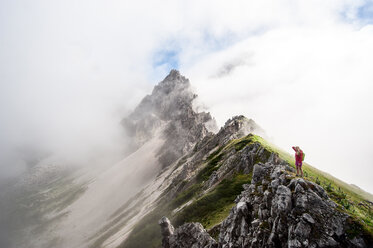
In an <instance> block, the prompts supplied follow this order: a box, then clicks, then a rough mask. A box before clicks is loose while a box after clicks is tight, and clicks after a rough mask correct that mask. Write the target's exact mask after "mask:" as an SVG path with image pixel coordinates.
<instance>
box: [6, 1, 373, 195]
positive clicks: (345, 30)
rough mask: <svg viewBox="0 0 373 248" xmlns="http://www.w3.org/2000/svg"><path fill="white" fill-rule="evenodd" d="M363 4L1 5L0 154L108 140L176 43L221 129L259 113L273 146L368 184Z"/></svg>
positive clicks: (368, 56)
mask: <svg viewBox="0 0 373 248" xmlns="http://www.w3.org/2000/svg"><path fill="white" fill-rule="evenodd" d="M369 2H370V1H352V0H344V1H338V0H330V1H325V0H324V1H321V0H315V1H309V0H301V1H294V0H285V1H272V0H264V1H246V0H242V1H241V0H237V1H229V2H227V1H221V0H218V1H213V2H211V1H196V0H191V1H181V0H180V1H171V0H169V1H164V0H162V1H161V0H157V1H145V0H139V1H135V2H134V1H116V0H112V1H99V0H94V1H88V0H86V1H78V2H77V1H63V2H55V1H42V0H39V1H33V2H32V4H31V3H29V2H28V1H23V0H15V1H8V2H4V1H3V2H1V3H0V37H1V38H0V54H1V56H0V103H1V104H0V116H1V117H0V120H1V127H0V138H1V141H0V146H1V147H3V148H4V149H2V150H3V154H10V153H8V152H5V150H8V151H9V150H12V147H13V148H14V147H19V146H22V145H25V144H26V145H28V144H35V143H37V144H38V145H40V146H42V147H43V148H45V147H49V148H51V150H65V149H64V148H65V147H71V149H72V150H74V151H75V152H76V153H79V152H84V150H85V149H86V150H90V149H91V146H94V147H96V146H101V147H106V146H115V145H116V144H117V143H118V142H111V140H112V137H117V136H118V125H117V124H118V120H119V119H120V118H121V117H122V115H124V113H125V112H126V111H128V110H130V109H131V108H132V107H133V106H135V104H136V103H137V101H139V99H141V97H142V96H143V95H144V94H146V93H148V92H150V91H151V88H152V85H153V84H154V83H156V81H157V80H160V79H161V78H162V77H164V76H165V75H164V73H165V70H166V69H167V68H168V67H167V65H162V66H159V67H158V68H153V66H154V61H155V60H156V58H154V55H155V54H156V53H157V52H159V51H162V49H165V50H167V49H170V47H171V50H172V49H175V48H177V49H179V50H178V55H177V57H178V59H179V61H178V64H179V65H180V70H181V72H182V73H183V74H185V75H186V76H187V77H189V78H190V79H191V81H192V84H194V86H195V87H196V88H197V90H198V92H199V94H200V96H201V98H202V99H201V100H202V101H205V103H206V104H207V105H208V106H209V107H211V110H212V111H213V114H216V115H217V118H218V120H219V121H220V123H222V122H224V121H225V119H227V118H229V117H230V116H231V115H234V114H241V113H243V114H246V115H248V116H250V117H253V118H255V119H256V120H257V121H258V123H260V124H261V125H262V126H263V127H264V128H266V129H267V131H268V132H269V133H270V134H272V135H273V137H274V139H275V141H276V142H277V143H278V144H280V145H282V146H286V147H287V146H289V145H290V144H293V143H297V144H299V145H301V146H303V147H304V148H305V150H306V151H307V158H309V159H310V161H312V162H314V164H315V165H316V166H317V167H319V168H321V169H325V170H326V171H329V172H331V173H333V174H334V175H336V176H339V177H341V178H342V179H344V180H346V181H348V182H354V183H357V184H358V185H361V186H363V187H364V188H366V189H368V190H370V191H371V192H373V185H372V184H371V182H370V181H371V180H370V178H368V176H366V175H368V174H372V173H371V172H372V169H369V165H371V162H370V161H369V159H368V158H369V155H370V152H369V150H368V147H370V146H371V145H372V131H370V129H369V128H370V126H372V118H371V117H370V116H369V113H371V112H372V100H370V95H371V93H372V86H371V81H372V79H373V76H372V72H371V70H370V67H369V65H371V64H372V57H373V56H372V55H373V54H372V48H371V45H370V44H373V43H372V39H373V38H372V37H373V34H372V27H371V26H369V25H368V24H367V22H366V20H361V16H359V9H360V8H361V6H363V5H364V4H367V5H368V3H369ZM369 6H371V5H369ZM82 140H84V141H85V142H83V143H81V142H79V141H82ZM5 148H6V149H5ZM0 167H2V168H3V169H4V168H7V167H4V166H0ZM367 171H368V172H369V173H367ZM355 174H356V176H355Z"/></svg>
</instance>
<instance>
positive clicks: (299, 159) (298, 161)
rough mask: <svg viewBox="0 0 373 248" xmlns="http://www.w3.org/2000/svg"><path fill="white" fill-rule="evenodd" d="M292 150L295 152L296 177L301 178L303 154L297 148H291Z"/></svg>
mask: <svg viewBox="0 0 373 248" xmlns="http://www.w3.org/2000/svg"><path fill="white" fill-rule="evenodd" d="M292 148H293V150H294V151H295V166H296V167H297V176H300V175H301V176H302V177H303V170H302V162H303V160H304V153H303V151H302V150H301V149H300V148H299V146H293V147H292Z"/></svg>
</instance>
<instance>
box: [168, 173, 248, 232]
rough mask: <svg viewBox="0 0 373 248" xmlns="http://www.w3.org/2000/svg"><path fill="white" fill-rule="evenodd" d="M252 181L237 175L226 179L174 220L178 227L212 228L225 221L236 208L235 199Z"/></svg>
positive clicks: (243, 175)
mask: <svg viewBox="0 0 373 248" xmlns="http://www.w3.org/2000/svg"><path fill="white" fill-rule="evenodd" d="M250 181H251V175H246V174H237V175H235V176H234V177H233V178H232V179H224V180H223V181H222V182H221V183H220V184H219V185H218V186H217V187H216V188H215V189H214V190H213V191H212V192H210V193H208V194H206V195H204V196H203V197H201V198H200V199H198V200H196V201H195V202H193V203H192V204H191V205H189V206H187V207H185V208H184V209H183V210H182V211H181V212H180V213H178V214H177V216H176V217H175V218H173V222H174V223H175V225H176V226H179V225H181V224H183V223H185V222H200V223H201V224H202V225H203V226H204V227H205V228H210V227H212V226H214V225H216V224H218V223H220V222H221V221H222V220H223V219H225V218H226V217H227V216H228V214H229V211H230V209H231V208H232V207H233V206H234V199H235V198H236V196H237V195H239V194H240V193H241V191H242V190H243V188H242V185H243V184H245V183H249V182H250Z"/></svg>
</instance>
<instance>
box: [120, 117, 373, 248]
mask: <svg viewBox="0 0 373 248" xmlns="http://www.w3.org/2000/svg"><path fill="white" fill-rule="evenodd" d="M242 120H245V118H244V117H236V118H234V119H233V121H232V120H231V121H229V122H227V124H226V125H225V127H223V128H222V129H221V130H220V132H219V133H217V134H216V135H213V136H211V137H206V140H204V141H202V142H201V143H200V144H197V145H196V147H195V149H193V151H192V152H191V153H190V154H188V155H187V156H185V157H184V158H182V159H181V160H180V162H179V165H174V166H175V167H176V166H178V168H177V169H175V171H174V172H173V173H175V174H177V176H175V177H174V178H175V179H174V181H173V182H172V184H171V185H170V187H169V188H168V189H167V190H166V191H165V192H164V194H163V196H162V198H161V199H160V200H159V204H158V207H157V208H156V209H155V210H154V211H153V212H152V213H151V214H149V215H148V216H146V217H145V218H144V219H143V220H142V221H140V222H139V223H138V224H137V226H136V227H135V229H134V231H133V232H132V233H131V235H130V236H129V238H128V240H127V241H126V242H125V243H123V244H122V246H121V247H139V246H143V247H160V245H161V241H160V239H161V237H160V235H159V226H158V225H157V220H159V219H160V218H161V217H162V216H164V215H166V216H168V217H170V218H171V222H172V223H173V224H175V225H176V226H179V225H182V224H184V223H185V222H200V223H202V225H203V226H204V227H205V228H207V229H208V230H209V233H210V234H211V235H212V236H213V237H215V238H217V235H218V234H219V232H220V225H221V223H222V221H223V220H224V219H225V218H226V217H228V215H229V211H230V209H231V208H232V207H233V206H234V205H235V202H234V200H235V198H236V196H238V195H239V194H240V193H241V191H243V190H244V188H243V185H244V184H247V183H250V182H251V183H253V182H254V184H256V181H255V180H254V181H253V180H252V174H253V171H255V170H254V165H255V166H256V167H257V166H258V165H263V167H265V166H267V165H273V168H272V171H273V170H275V169H276V167H277V166H278V168H281V170H283V171H287V174H286V175H287V176H286V177H285V178H286V179H283V180H284V182H283V183H282V184H284V185H287V184H289V183H290V182H291V179H292V178H294V177H295V175H294V163H293V162H292V160H293V158H292V156H291V155H290V154H286V153H284V152H283V151H281V150H280V149H278V148H276V147H275V146H273V145H271V144H269V143H268V142H266V141H265V140H264V139H262V138H261V137H259V136H255V135H248V136H244V135H243V133H242V132H241V131H242V127H241V128H240V126H239V123H242ZM234 127H236V128H234ZM274 165H276V166H274ZM305 174H306V175H307V176H306V180H307V181H309V182H310V185H312V187H314V188H317V189H318V191H316V192H321V193H319V194H321V196H322V197H323V198H322V199H325V200H322V201H317V202H316V205H315V206H314V208H315V209H318V208H319V209H321V210H322V209H323V204H324V203H325V202H326V204H327V205H325V206H328V211H326V212H325V213H324V215H325V214H327V213H328V214H329V215H340V218H339V219H338V221H339V223H340V224H339V225H338V226H339V228H340V227H341V226H345V227H346V228H345V229H343V231H342V233H343V234H344V235H351V236H354V235H355V236H354V237H352V239H350V240H348V239H343V238H340V237H339V238H336V240H337V241H338V242H341V243H339V244H340V245H341V247H359V245H356V246H354V243H353V242H355V241H356V242H360V241H361V240H364V241H363V242H365V245H370V244H371V242H372V237H373V225H372V218H373V216H372V213H371V212H369V208H367V207H366V206H364V205H362V204H361V203H362V202H366V201H367V199H365V198H364V197H363V196H357V195H356V194H355V193H354V192H351V191H350V190H349V188H346V187H344V185H343V184H341V183H340V181H339V180H337V181H333V178H331V177H330V176H325V175H324V174H323V173H322V172H320V171H319V170H317V169H315V168H313V167H311V166H309V165H305ZM254 175H255V173H254ZM312 181H314V182H312ZM269 182H270V181H268V182H266V183H265V185H268V183H269ZM296 182H298V181H296ZM311 182H312V183H311ZM260 184H262V182H260ZM293 184H294V183H293ZM318 184H321V186H323V187H324V188H325V189H326V191H325V190H324V189H323V188H322V187H321V186H319V185H318ZM257 186H259V185H257ZM295 186H296V185H295ZM295 186H294V187H293V186H292V190H295ZM261 187H262V188H260V187H259V189H255V190H256V191H255V192H256V193H255V192H253V193H255V194H254V196H255V195H256V194H263V191H265V188H264V186H261ZM266 187H268V186H266ZM308 189H309V188H308V186H307V188H306V190H308ZM307 192H308V193H307ZM307 192H306V193H305V194H306V195H307V194H313V193H314V192H313V193H312V189H311V191H307ZM243 194H244V193H243ZM319 197H320V196H319ZM253 199H254V198H253ZM252 201H253V200H252V199H251V200H250V201H249V202H252ZM295 201H296V200H295ZM233 209H234V208H233ZM232 211H234V210H232ZM303 211H304V210H303ZM256 214H258V212H256ZM297 218H299V217H297ZM253 220H254V219H253ZM267 222H268V221H267ZM267 222H265V224H264V225H269V223H267ZM272 222H273V220H272ZM272 222H271V225H273V223H272ZM260 223H263V222H259V224H260ZM322 223H323V224H322ZM341 223H343V224H341ZM295 224H296V223H294V225H295ZM326 224H327V223H325V222H320V221H319V222H318V223H317V225H318V227H319V228H320V227H321V226H323V225H324V226H325V227H326V226H327V225H326ZM320 225H321V226H320ZM189 228H190V226H189ZM292 228H295V226H294V227H292ZM181 229H183V228H181ZM197 229H198V228H197ZM316 229H317V228H316ZM329 229H330V230H333V229H332V228H331V227H329ZM325 230H326V229H325ZM179 232H181V233H182V231H180V229H179ZM340 232H341V231H339V233H340ZM346 233H347V234H346ZM179 234H180V233H179ZM269 234H270V233H269ZM269 234H268V235H269ZM359 234H363V236H358V235H359ZM183 235H184V237H186V236H188V235H192V234H190V233H189V234H188V233H186V234H185V233H184V234H183ZM201 235H202V234H201ZM252 235H254V234H252ZM255 235H256V234H255ZM255 235H254V236H255ZM277 235H278V234H277ZM312 235H314V236H317V235H318V234H317V233H314V234H312ZM192 236H193V235H192ZM204 236H206V235H204ZM268 237H269V236H267V238H268ZM355 237H357V238H356V240H355V241H351V240H354V238H355ZM252 238H254V237H252ZM257 238H259V236H258V237H257ZM324 238H325V239H319V240H318V241H319V243H320V242H321V243H320V244H323V243H322V242H324V243H325V242H326V243H325V244H328V243H327V242H331V243H333V242H334V241H331V240H329V239H328V238H327V237H324ZM328 240H329V241H328ZM303 241H304V242H305V240H303ZM314 241H315V240H314ZM337 241H336V242H337ZM276 242H277V241H276ZM279 242H282V244H283V243H287V239H286V240H282V241H279ZM294 242H295V243H297V242H296V241H294ZM307 242H311V239H310V240H309V241H307ZM315 242H316V241H315ZM181 244H182V243H178V245H181ZM316 244H317V243H316ZM303 245H304V244H303ZM320 246H321V245H320ZM176 247H178V246H176ZM180 247H183V246H180ZM185 247H187V246H185ZM197 247H203V246H197ZM238 247H241V246H238ZM269 247H270V246H269ZM361 247H366V246H361Z"/></svg>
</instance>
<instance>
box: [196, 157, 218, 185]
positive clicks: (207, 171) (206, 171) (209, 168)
mask: <svg viewBox="0 0 373 248" xmlns="http://www.w3.org/2000/svg"><path fill="white" fill-rule="evenodd" d="M223 156H224V153H220V154H219V155H216V156H215V157H213V158H212V159H210V160H209V161H208V162H207V165H206V166H205V167H204V168H203V169H202V170H201V171H200V172H199V173H198V175H197V177H196V179H197V182H203V181H206V180H208V179H209V177H210V176H211V174H212V173H213V172H214V171H216V170H217V169H219V167H220V166H219V164H218V163H219V162H220V161H221V160H222V158H223Z"/></svg>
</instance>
